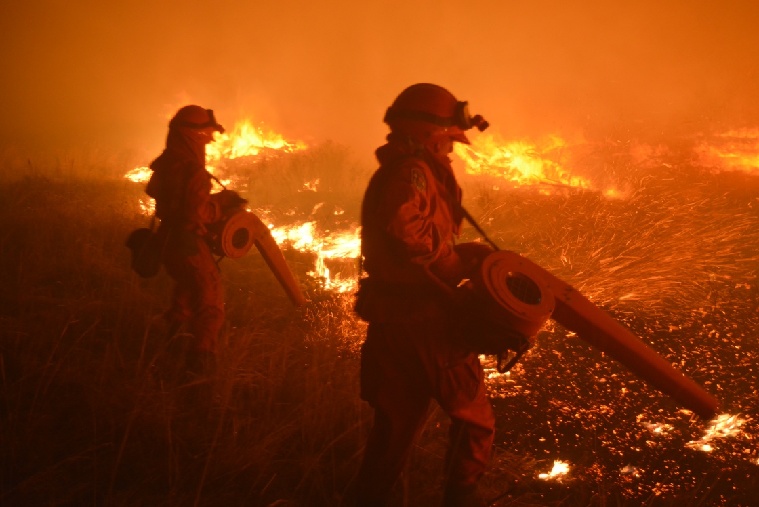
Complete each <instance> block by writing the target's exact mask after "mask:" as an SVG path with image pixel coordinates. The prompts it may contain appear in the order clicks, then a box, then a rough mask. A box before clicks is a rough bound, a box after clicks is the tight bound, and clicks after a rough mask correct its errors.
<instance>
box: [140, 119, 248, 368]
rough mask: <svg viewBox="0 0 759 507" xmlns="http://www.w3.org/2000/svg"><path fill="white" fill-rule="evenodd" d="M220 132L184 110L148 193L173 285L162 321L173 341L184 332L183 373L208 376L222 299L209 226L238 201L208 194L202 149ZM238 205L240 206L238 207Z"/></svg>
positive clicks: (222, 194)
mask: <svg viewBox="0 0 759 507" xmlns="http://www.w3.org/2000/svg"><path fill="white" fill-rule="evenodd" d="M215 132H221V133H223V132H224V128H223V127H222V126H221V125H219V124H218V123H217V122H216V118H215V117H214V114H213V111H212V110H210V109H205V108H202V107H200V106H197V105H188V106H185V107H182V108H181V109H179V111H177V113H176V114H175V115H174V117H173V118H172V119H171V121H170V122H169V132H168V135H167V137H166V148H165V149H164V150H163V152H162V153H161V154H160V155H159V156H158V158H156V159H155V160H154V161H153V162H152V163H151V164H150V168H151V169H152V170H153V174H152V175H151V178H150V181H149V182H148V185H147V188H146V192H147V194H148V195H149V196H150V197H152V198H154V199H155V210H156V217H157V218H158V219H159V220H160V225H159V227H158V235H159V237H160V238H162V240H163V245H164V247H163V248H164V250H163V265H164V267H165V269H166V272H167V273H168V274H169V276H170V277H171V278H172V279H173V280H174V290H173V295H172V303H171V307H170V308H169V310H168V311H167V312H166V313H165V314H164V315H163V317H164V319H165V320H166V323H167V324H168V328H169V337H170V338H173V337H174V336H175V335H176V334H177V333H178V332H179V331H180V330H183V329H186V330H187V331H188V332H189V337H185V338H186V339H187V340H189V341H190V343H188V344H185V345H186V349H187V351H186V353H187V354H188V356H187V368H188V370H190V371H192V372H194V373H199V374H202V373H208V372H209V370H210V369H212V368H213V365H214V364H215V355H216V352H217V339H218V335H219V332H220V330H221V328H222V325H223V323H224V297H223V289H222V285H221V277H220V273H219V268H218V266H217V264H216V261H215V260H214V257H213V255H212V253H211V250H210V248H209V245H208V244H207V242H206V236H207V234H208V229H207V227H208V225H209V224H212V223H214V222H216V221H219V220H221V219H222V217H223V216H224V210H225V209H227V208H228V207H229V206H230V205H231V204H232V203H231V202H230V201H231V200H234V199H235V198H236V199H238V200H239V195H237V194H236V193H234V192H231V191H223V192H219V193H215V194H212V193H211V190H212V187H213V183H212V178H213V176H211V174H210V173H209V172H208V171H207V170H206V166H205V163H206V160H205V155H206V145H207V144H208V143H210V142H211V141H213V136H214V133H215ZM238 204H239V203H238Z"/></svg>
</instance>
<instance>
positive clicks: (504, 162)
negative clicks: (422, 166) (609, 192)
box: [454, 135, 591, 189]
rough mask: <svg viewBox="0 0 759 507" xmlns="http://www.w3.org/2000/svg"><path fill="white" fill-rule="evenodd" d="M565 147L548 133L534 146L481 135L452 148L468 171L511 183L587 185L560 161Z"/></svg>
mask: <svg viewBox="0 0 759 507" xmlns="http://www.w3.org/2000/svg"><path fill="white" fill-rule="evenodd" d="M566 147H567V142H566V141H565V140H564V139H562V138H560V137H558V136H550V137H548V138H547V139H546V140H545V141H544V142H543V143H542V144H541V145H540V146H538V145H536V144H532V143H530V142H527V141H509V142H504V141H501V140H499V139H496V138H495V137H494V136H491V135H481V136H478V137H477V138H475V139H474V140H473V141H472V144H471V145H466V144H456V145H455V147H454V151H455V153H456V155H458V156H459V157H460V158H461V159H462V160H463V161H464V163H465V165H466V172H467V173H468V174H477V175H488V176H494V177H497V178H503V179H504V180H506V181H508V182H511V183H513V184H515V186H528V185H529V186H536V185H553V186H557V185H558V186H562V187H573V188H580V189H589V188H591V184H590V182H589V181H588V180H587V179H585V178H583V177H581V176H578V175H576V174H572V172H570V170H569V169H567V168H566V167H564V165H563V164H562V162H561V160H560V159H561V155H562V153H563V151H564V149H565V148H566Z"/></svg>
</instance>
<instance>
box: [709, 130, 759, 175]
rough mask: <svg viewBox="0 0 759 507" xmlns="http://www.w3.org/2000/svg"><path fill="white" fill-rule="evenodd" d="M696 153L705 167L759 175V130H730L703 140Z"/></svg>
mask: <svg viewBox="0 0 759 507" xmlns="http://www.w3.org/2000/svg"><path fill="white" fill-rule="evenodd" d="M695 151H696V154H697V156H698V158H699V161H700V162H701V163H702V164H703V165H705V166H710V167H718V168H722V169H725V170H734V171H743V172H746V173H749V174H759V128H743V129H735V130H728V131H726V132H723V133H721V134H718V135H717V136H716V137H714V138H711V139H704V140H702V141H701V142H700V143H699V144H698V146H697V147H696V150H695Z"/></svg>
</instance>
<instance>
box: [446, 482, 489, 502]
mask: <svg viewBox="0 0 759 507" xmlns="http://www.w3.org/2000/svg"><path fill="white" fill-rule="evenodd" d="M487 505H488V504H487V502H486V501H485V499H484V498H483V497H482V494H481V493H480V489H479V487H478V485H477V483H474V484H468V485H466V486H457V485H451V484H449V485H447V486H446V488H445V493H444V495H443V507H487Z"/></svg>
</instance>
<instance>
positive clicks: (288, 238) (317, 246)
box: [271, 222, 361, 292]
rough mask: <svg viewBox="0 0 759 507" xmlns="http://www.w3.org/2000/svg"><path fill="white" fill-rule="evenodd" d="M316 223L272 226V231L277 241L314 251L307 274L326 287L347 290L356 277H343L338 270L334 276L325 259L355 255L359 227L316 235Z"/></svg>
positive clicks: (351, 287)
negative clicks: (314, 258) (312, 266)
mask: <svg viewBox="0 0 759 507" xmlns="http://www.w3.org/2000/svg"><path fill="white" fill-rule="evenodd" d="M315 228H316V224H315V223H314V222H305V223H303V224H299V225H296V226H293V227H272V228H271V233H272V236H273V237H274V240H275V241H276V242H277V244H279V245H283V244H287V245H289V246H291V247H292V248H295V249H296V250H299V251H301V252H310V253H313V254H316V262H315V265H314V269H313V271H309V273H308V275H309V276H312V277H315V278H317V279H319V280H321V281H322V283H323V285H324V287H325V288H326V289H329V290H332V291H335V292H349V291H351V290H353V289H354V288H355V287H356V284H357V280H356V277H350V278H343V277H342V276H341V275H340V273H338V274H337V275H335V276H334V277H333V276H332V274H331V273H330V269H329V268H328V267H327V263H326V261H327V260H328V259H349V260H355V259H358V257H359V255H360V252H361V228H360V227H358V226H355V227H354V228H353V229H352V230H348V231H344V232H338V233H334V234H328V235H325V236H319V235H317V234H316V233H315Z"/></svg>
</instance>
